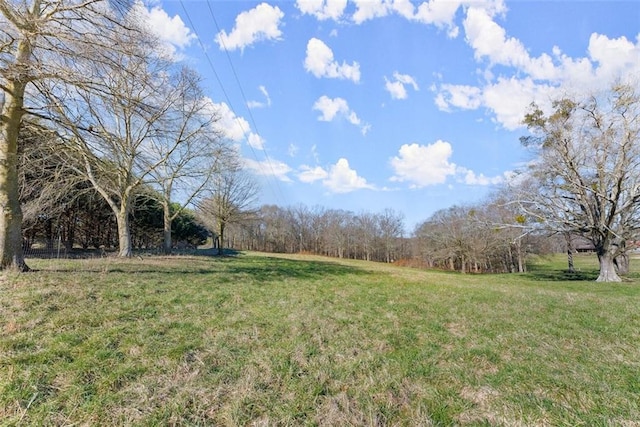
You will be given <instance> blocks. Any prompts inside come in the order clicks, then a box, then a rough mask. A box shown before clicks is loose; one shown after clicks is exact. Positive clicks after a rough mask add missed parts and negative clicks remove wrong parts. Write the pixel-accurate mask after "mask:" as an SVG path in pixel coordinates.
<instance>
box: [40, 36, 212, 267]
mask: <svg viewBox="0 0 640 427" xmlns="http://www.w3.org/2000/svg"><path fill="white" fill-rule="evenodd" d="M116 41H117V45H118V50H116V51H112V50H107V51H105V52H104V53H103V54H102V55H101V56H99V60H98V61H95V60H94V61H91V62H89V63H82V64H80V65H79V67H82V68H83V69H84V70H85V73H86V74H88V75H91V76H92V79H91V81H92V83H91V84H86V85H75V86H66V87H62V88H61V87H59V86H56V85H49V86H45V85H41V91H42V92H43V93H45V94H46V98H47V99H52V100H54V102H53V103H52V104H51V106H50V109H51V113H50V114H52V115H53V116H54V117H55V120H56V123H57V124H59V125H60V126H61V127H62V128H63V129H64V132H65V134H64V137H65V138H66V140H67V142H68V149H69V150H72V151H74V152H75V153H76V154H75V156H79V157H81V158H82V159H83V162H82V167H80V168H77V170H76V172H77V173H78V174H80V175H82V176H84V177H85V178H86V179H87V180H89V181H90V182H91V183H92V184H93V186H94V188H95V189H96V191H98V193H100V195H102V197H104V199H105V200H106V201H107V203H108V204H109V206H110V207H111V209H112V211H113V213H114V215H115V217H116V222H117V225H118V240H119V255H120V256H122V257H127V256H130V255H131V252H132V245H131V231H130V215H131V210H132V201H133V199H134V197H135V195H136V193H137V192H138V191H139V190H140V188H142V187H143V186H146V185H153V184H155V185H156V188H157V189H158V190H160V192H159V194H160V197H159V198H160V199H161V200H160V202H161V203H162V205H163V206H164V212H165V231H166V234H168V235H169V237H168V238H167V243H166V244H167V245H171V238H170V233H171V221H172V220H173V219H174V218H175V216H176V215H179V214H180V211H181V210H182V209H183V208H184V206H185V205H186V204H188V203H189V201H190V200H191V199H192V198H193V197H195V195H196V194H197V193H198V192H199V191H200V190H201V189H202V188H203V185H204V184H206V182H207V180H208V177H209V175H210V174H211V169H212V168H213V166H212V165H213V162H215V159H216V155H215V150H216V149H217V148H216V144H217V140H218V139H219V135H218V134H217V133H216V132H215V131H214V130H213V129H211V127H210V125H211V124H212V123H213V122H214V121H215V114H214V113H212V112H211V109H210V108H208V107H207V105H206V103H205V102H204V97H203V96H202V94H201V92H200V88H199V81H198V78H197V76H195V74H194V73H192V72H190V71H189V70H185V69H183V70H180V71H179V72H178V73H172V71H173V70H174V65H175V64H174V63H172V62H171V61H170V60H168V59H167V58H164V57H162V55H161V53H160V52H161V49H159V48H158V45H157V44H156V40H154V39H153V38H152V37H150V36H149V35H148V34H145V33H144V32H139V33H123V34H120V35H118V38H117V39H116ZM61 132H62V131H61ZM196 166H197V167H196ZM187 184H188V185H187ZM187 186H188V187H189V188H187ZM178 191H184V194H182V195H183V196H185V197H186V200H185V202H184V205H182V206H180V208H179V209H176V210H174V211H173V212H171V205H172V203H171V202H172V200H171V199H172V196H173V195H174V194H175V193H176V192H178Z"/></svg>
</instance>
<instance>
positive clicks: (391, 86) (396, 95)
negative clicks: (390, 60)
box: [384, 71, 420, 99]
mask: <svg viewBox="0 0 640 427" xmlns="http://www.w3.org/2000/svg"><path fill="white" fill-rule="evenodd" d="M393 78H394V80H389V79H388V78H387V77H386V76H385V78H384V80H385V85H384V87H385V89H386V90H387V92H389V94H391V98H393V99H407V89H406V87H405V86H406V85H410V86H411V87H413V90H416V91H417V90H420V88H419V87H418V84H417V83H416V81H415V79H414V78H413V77H411V76H409V75H407V74H400V73H398V72H397V71H396V72H395V73H393Z"/></svg>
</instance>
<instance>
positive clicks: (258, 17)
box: [215, 3, 284, 50]
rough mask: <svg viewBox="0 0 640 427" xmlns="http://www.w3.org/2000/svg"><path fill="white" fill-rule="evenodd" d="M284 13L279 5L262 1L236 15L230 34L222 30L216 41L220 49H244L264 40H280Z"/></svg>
mask: <svg viewBox="0 0 640 427" xmlns="http://www.w3.org/2000/svg"><path fill="white" fill-rule="evenodd" d="M283 17H284V13H283V12H282V11H281V10H280V9H279V8H278V7H277V6H271V5H269V4H267V3H260V4H259V5H258V6H256V7H254V8H253V9H251V10H248V11H245V12H242V13H240V14H239V15H238V16H237V17H236V22H235V26H234V27H233V29H232V30H231V32H230V33H229V34H227V33H226V32H225V31H224V30H222V31H220V32H219V33H218V34H217V35H216V37H215V41H216V43H217V44H218V46H220V49H224V48H226V49H227V50H236V49H240V50H243V49H244V48H245V47H247V46H250V45H252V44H253V43H256V42H258V41H262V40H279V39H280V38H281V36H282V31H280V23H281V20H282V18H283Z"/></svg>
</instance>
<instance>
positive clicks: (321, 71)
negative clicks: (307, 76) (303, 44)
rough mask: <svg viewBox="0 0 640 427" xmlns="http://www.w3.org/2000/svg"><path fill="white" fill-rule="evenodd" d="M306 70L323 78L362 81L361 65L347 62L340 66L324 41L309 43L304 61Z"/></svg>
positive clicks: (314, 39) (316, 40) (313, 39)
mask: <svg viewBox="0 0 640 427" xmlns="http://www.w3.org/2000/svg"><path fill="white" fill-rule="evenodd" d="M304 69H305V70H307V71H308V72H310V73H311V74H313V75H314V76H316V77H318V78H321V77H327V78H332V79H344V80H351V81H353V82H355V83H357V82H359V81H360V64H358V63H357V62H355V61H354V62H353V63H352V64H351V65H350V64H347V63H346V62H342V64H339V63H338V62H337V61H336V60H335V59H334V57H333V51H332V50H331V48H329V46H327V45H326V44H324V42H323V41H322V40H319V39H317V38H312V39H310V40H309V42H308V43H307V55H306V57H305V59H304Z"/></svg>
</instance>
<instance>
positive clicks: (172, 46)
mask: <svg viewBox="0 0 640 427" xmlns="http://www.w3.org/2000/svg"><path fill="white" fill-rule="evenodd" d="M135 8H136V13H139V14H140V16H141V19H142V20H143V21H145V22H146V23H147V25H148V26H149V29H150V30H151V33H152V34H153V35H155V36H156V37H158V39H159V40H160V41H161V42H162V44H163V46H162V49H163V51H164V53H166V54H168V55H169V56H170V57H174V58H179V57H180V55H179V54H178V53H177V49H184V48H186V47H187V46H189V45H190V44H191V42H192V41H193V40H195V39H196V35H195V34H194V33H193V32H192V31H191V29H189V27H187V26H186V25H185V24H184V22H183V21H182V19H181V18H180V16H178V15H176V16H174V17H170V16H169V15H168V14H167V12H165V10H164V9H162V8H161V7H160V6H154V7H152V8H151V9H147V8H146V7H145V5H144V4H143V3H142V2H140V3H137V4H136V6H135Z"/></svg>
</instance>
